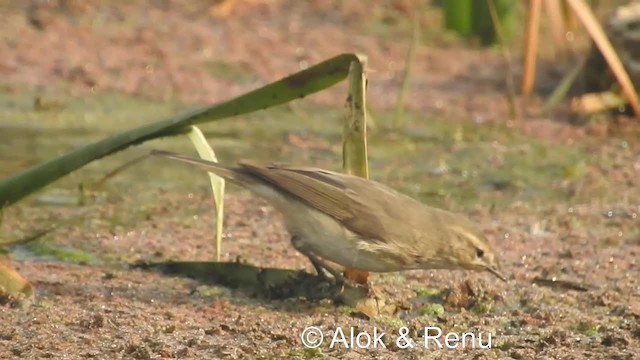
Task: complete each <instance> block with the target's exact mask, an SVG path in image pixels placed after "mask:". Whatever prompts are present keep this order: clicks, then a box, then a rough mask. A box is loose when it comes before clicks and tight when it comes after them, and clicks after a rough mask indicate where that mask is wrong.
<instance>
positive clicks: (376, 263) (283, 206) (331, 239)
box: [252, 185, 403, 272]
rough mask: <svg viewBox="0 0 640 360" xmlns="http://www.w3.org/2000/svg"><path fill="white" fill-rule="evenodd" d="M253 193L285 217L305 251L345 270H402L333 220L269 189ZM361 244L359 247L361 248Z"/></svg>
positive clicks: (256, 190)
mask: <svg viewBox="0 0 640 360" xmlns="http://www.w3.org/2000/svg"><path fill="white" fill-rule="evenodd" d="M252 190H253V191H254V192H256V193H257V194H259V195H260V196H261V197H263V198H265V199H266V200H268V201H269V203H271V205H273V206H274V207H275V208H276V209H277V210H278V211H279V212H281V213H282V215H283V218H284V223H285V226H286V228H287V230H288V231H289V233H290V234H291V236H295V237H296V238H297V239H298V242H299V244H301V245H302V246H303V247H304V250H305V251H308V252H311V253H313V254H314V255H316V256H319V257H321V258H324V259H326V260H329V261H332V262H334V263H336V264H339V265H342V266H344V267H349V268H353V269H358V270H364V271H372V272H390V271H399V270H403V268H402V267H401V265H400V264H398V263H396V262H394V261H390V260H389V259H388V257H385V256H381V254H380V253H379V252H374V251H370V250H366V246H365V249H363V246H362V245H361V243H362V242H363V240H362V239H361V238H360V237H359V236H357V235H356V234H354V233H353V232H351V231H349V230H348V229H346V228H344V227H343V226H342V225H341V224H340V223H339V222H338V221H336V220H335V219H334V218H332V217H330V216H328V215H326V214H325V213H322V212H320V211H318V210H315V209H313V208H311V207H309V206H308V205H306V204H304V203H302V202H299V201H297V200H293V199H291V198H289V197H287V196H283V195H282V194H281V193H279V192H277V191H274V190H273V189H272V188H271V187H267V186H264V185H263V186H252ZM359 244H360V245H359Z"/></svg>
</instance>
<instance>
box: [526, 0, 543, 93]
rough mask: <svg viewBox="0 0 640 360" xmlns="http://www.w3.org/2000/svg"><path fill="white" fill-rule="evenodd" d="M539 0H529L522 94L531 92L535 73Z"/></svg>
mask: <svg viewBox="0 0 640 360" xmlns="http://www.w3.org/2000/svg"><path fill="white" fill-rule="evenodd" d="M540 1H541V0H529V9H528V10H527V27H526V29H525V45H524V59H523V61H524V63H523V65H522V66H523V68H524V73H523V75H522V94H523V95H529V94H531V89H533V78H534V76H535V73H536V54H537V52H538V27H539V24H540V7H541V2H540Z"/></svg>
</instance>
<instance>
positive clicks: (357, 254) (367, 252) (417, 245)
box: [151, 150, 506, 281]
mask: <svg viewBox="0 0 640 360" xmlns="http://www.w3.org/2000/svg"><path fill="white" fill-rule="evenodd" d="M151 154H152V155H155V156H161V157H164V158H169V159H172V160H177V161H181V162H184V163H187V164H190V165H193V166H197V167H199V168H201V169H204V170H206V171H208V172H211V173H214V174H216V175H218V176H220V177H222V178H224V179H226V180H229V181H231V182H233V183H236V184H238V185H240V186H242V187H245V188H247V189H248V190H250V191H251V192H253V193H254V194H256V195H258V196H260V197H262V198H263V199H265V200H266V201H267V202H268V203H270V204H271V205H272V206H273V207H274V208H275V209H276V210H278V211H279V212H280V213H282V215H283V221H284V225H285V227H286V229H287V231H288V232H289V234H290V235H291V244H292V245H293V247H294V248H295V249H296V250H298V251H299V252H300V253H302V254H304V255H305V256H306V257H307V258H309V260H310V261H311V263H312V265H313V266H314V268H315V269H316V271H317V272H318V275H321V276H322V275H324V271H325V270H326V271H327V272H328V273H330V274H331V275H332V276H333V277H334V278H335V280H336V281H344V278H343V277H342V275H341V273H340V271H338V270H336V269H335V268H334V267H332V266H330V265H329V264H327V263H326V261H330V262H332V263H334V264H337V265H340V266H342V267H345V268H350V269H355V270H359V271H366V272H377V273H387V272H396V271H406V270H420V269H421V270H431V269H448V270H459V269H461V270H472V271H487V272H489V273H491V274H493V275H495V276H496V277H497V278H498V279H500V280H502V281H506V277H505V276H504V275H503V274H502V273H501V272H500V265H499V261H498V258H497V255H496V252H495V251H494V250H493V248H492V247H491V245H490V243H489V241H488V240H487V238H486V237H485V236H484V235H483V234H482V233H481V232H480V231H479V230H478V228H477V226H476V225H475V224H474V223H473V222H471V221H470V220H468V219H467V218H465V216H463V215H460V214H456V213H453V212H450V211H447V210H444V209H440V208H436V207H432V206H429V205H426V204H424V203H422V202H420V201H418V200H416V199H413V198H411V197H409V196H407V195H405V194H402V193H400V192H398V191H396V190H394V189H392V188H391V187H389V186H386V185H384V184H382V183H380V182H376V181H373V180H369V179H365V178H362V177H359V176H354V175H348V174H342V173H339V172H334V171H329V170H324V169H319V168H314V167H300V166H288V165H276V164H270V165H259V164H254V163H251V162H246V161H245V162H240V163H238V164H237V165H235V166H227V165H222V164H219V163H217V162H213V161H207V160H203V159H199V158H195V157H190V156H185V155H181V154H177V153H173V152H168V151H164V150H152V151H151Z"/></svg>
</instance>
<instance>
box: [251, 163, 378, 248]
mask: <svg viewBox="0 0 640 360" xmlns="http://www.w3.org/2000/svg"><path fill="white" fill-rule="evenodd" d="M240 165H241V166H242V168H243V169H244V170H245V171H247V172H249V173H250V174H251V175H253V176H256V177H258V178H260V179H262V180H263V181H265V182H268V183H270V184H271V185H273V186H275V187H276V188H278V189H279V190H281V191H283V192H285V193H288V194H290V195H293V196H294V197H296V198H298V199H300V200H301V201H303V202H305V203H307V204H308V205H310V206H311V207H313V208H315V209H316V210H318V211H321V212H323V213H325V214H327V215H329V216H331V217H333V218H334V219H336V220H337V221H339V222H341V223H342V224H344V226H345V227H346V228H348V229H349V230H351V231H353V232H354V233H356V234H359V235H361V236H364V237H367V238H377V237H378V236H379V235H380V234H382V233H383V232H382V229H381V226H383V224H382V223H381V221H380V219H381V218H382V219H383V218H385V215H384V214H383V213H381V212H384V209H380V208H378V206H376V204H379V202H378V201H371V200H372V199H364V198H363V197H362V196H361V195H360V194H358V192H359V190H362V187H363V186H364V187H367V185H371V184H372V183H371V182H368V181H367V180H365V179H362V178H358V177H355V176H350V175H345V174H340V173H336V172H332V171H328V170H322V169H316V168H303V167H286V166H275V165H273V166H259V165H252V164H249V163H241V164H240ZM354 183H359V184H358V185H360V186H358V187H354V186H353V184H354ZM376 188H377V186H376ZM370 195H372V196H374V197H375V196H376V194H370Z"/></svg>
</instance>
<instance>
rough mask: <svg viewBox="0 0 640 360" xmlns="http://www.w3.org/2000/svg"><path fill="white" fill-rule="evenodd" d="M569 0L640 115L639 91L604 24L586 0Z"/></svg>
mask: <svg viewBox="0 0 640 360" xmlns="http://www.w3.org/2000/svg"><path fill="white" fill-rule="evenodd" d="M567 2H568V3H569V6H571V8H572V9H573V11H574V12H575V14H576V16H577V17H578V19H580V21H581V22H582V24H583V25H584V27H585V28H586V29H587V31H588V32H589V35H591V38H592V39H593V42H594V43H595V44H596V46H597V47H598V49H599V50H600V53H602V56H603V57H604V59H605V60H606V61H607V64H608V65H609V67H610V68H611V71H612V72H613V75H614V76H615V77H616V80H618V83H619V84H620V87H622V92H623V94H624V96H625V97H626V98H627V101H629V105H630V106H631V108H632V109H633V112H634V113H635V114H636V116H640V104H638V93H637V92H636V89H635V88H634V86H633V83H632V82H631V79H630V78H629V74H627V71H626V70H625V69H624V66H623V65H622V62H621V61H620V57H619V56H618V54H617V53H616V51H615V50H614V48H613V46H612V45H611V42H610V41H609V39H608V38H607V35H606V34H605V32H604V30H603V29H602V26H600V23H599V22H598V20H597V19H596V17H595V15H594V14H593V12H592V11H591V9H590V8H589V6H588V5H587V4H586V3H585V2H584V0H567Z"/></svg>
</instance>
